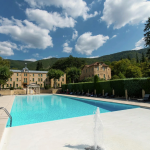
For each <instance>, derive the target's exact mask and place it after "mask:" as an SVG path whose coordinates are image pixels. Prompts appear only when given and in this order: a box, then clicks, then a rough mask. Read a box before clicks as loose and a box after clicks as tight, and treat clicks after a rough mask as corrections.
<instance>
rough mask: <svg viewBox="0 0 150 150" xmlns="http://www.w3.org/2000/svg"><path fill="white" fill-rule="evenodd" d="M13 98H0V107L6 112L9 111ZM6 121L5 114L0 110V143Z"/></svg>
mask: <svg viewBox="0 0 150 150" xmlns="http://www.w3.org/2000/svg"><path fill="white" fill-rule="evenodd" d="M14 98H15V96H0V107H5V108H6V109H7V110H8V112H10V111H11V107H12V104H13V101H14ZM7 120H8V116H7V114H6V113H5V112H4V110H2V109H0V141H1V138H2V135H3V132H4V129H5V127H6V124H7Z"/></svg>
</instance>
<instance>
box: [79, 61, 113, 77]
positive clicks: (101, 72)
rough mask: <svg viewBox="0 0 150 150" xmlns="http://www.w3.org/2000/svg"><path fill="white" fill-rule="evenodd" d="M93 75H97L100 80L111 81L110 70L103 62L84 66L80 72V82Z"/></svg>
mask: <svg viewBox="0 0 150 150" xmlns="http://www.w3.org/2000/svg"><path fill="white" fill-rule="evenodd" d="M95 75H98V76H99V77H100V78H101V79H105V80H109V79H111V68H110V67H109V66H108V65H106V64H105V63H103V62H100V63H99V62H95V63H93V64H91V65H85V66H84V68H83V69H82V71H81V76H80V80H83V79H84V78H87V77H93V76H95Z"/></svg>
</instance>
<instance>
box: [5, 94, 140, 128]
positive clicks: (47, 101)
mask: <svg viewBox="0 0 150 150" xmlns="http://www.w3.org/2000/svg"><path fill="white" fill-rule="evenodd" d="M97 107H99V108H100V112H101V113H107V112H112V111H118V110H124V109H132V108H137V107H138V106H133V105H125V104H118V103H111V102H102V101H96V100H89V99H84V98H75V97H67V96H59V95H31V96H16V97H15V100H14V103H13V106H12V109H11V113H10V114H11V116H12V127H14V126H21V125H27V124H34V123H40V122H47V121H53V120H60V119H66V118H73V117H80V116H86V115H92V114H93V112H94V111H95V110H96V108H97ZM9 126H10V120H9V119H8V122H7V127H9Z"/></svg>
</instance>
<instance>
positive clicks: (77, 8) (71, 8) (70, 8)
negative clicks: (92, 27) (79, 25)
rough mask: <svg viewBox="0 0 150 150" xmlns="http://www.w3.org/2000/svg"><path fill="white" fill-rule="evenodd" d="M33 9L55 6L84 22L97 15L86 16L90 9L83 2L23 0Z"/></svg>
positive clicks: (79, 0)
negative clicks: (80, 18)
mask: <svg viewBox="0 0 150 150" xmlns="http://www.w3.org/2000/svg"><path fill="white" fill-rule="evenodd" d="M25 1H26V2H27V3H29V5H30V6H31V7H33V8H41V7H44V6H55V7H58V8H60V7H61V8H62V9H63V12H64V13H67V14H68V15H70V16H72V17H74V18H76V17H79V16H82V17H83V19H84V20H86V19H88V18H91V17H94V16H96V15H97V14H98V13H96V12H94V14H88V11H90V8H89V7H87V3H86V2H85V1H83V0H25Z"/></svg>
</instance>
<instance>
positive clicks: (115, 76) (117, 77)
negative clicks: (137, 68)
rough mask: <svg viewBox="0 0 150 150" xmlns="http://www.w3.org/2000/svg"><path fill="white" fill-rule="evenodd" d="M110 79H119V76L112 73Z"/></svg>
mask: <svg viewBox="0 0 150 150" xmlns="http://www.w3.org/2000/svg"><path fill="white" fill-rule="evenodd" d="M111 79H112V80H113V79H120V77H119V76H117V75H113V76H112V78H111Z"/></svg>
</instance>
